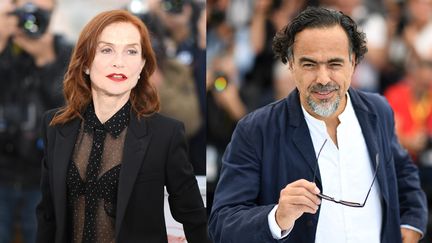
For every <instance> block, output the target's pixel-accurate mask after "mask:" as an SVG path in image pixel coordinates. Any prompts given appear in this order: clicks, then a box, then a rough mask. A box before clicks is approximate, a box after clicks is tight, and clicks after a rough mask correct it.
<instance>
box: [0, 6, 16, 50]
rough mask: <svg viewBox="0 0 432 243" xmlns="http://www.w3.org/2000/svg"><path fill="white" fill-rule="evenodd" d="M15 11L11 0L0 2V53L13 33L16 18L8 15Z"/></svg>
mask: <svg viewBox="0 0 432 243" xmlns="http://www.w3.org/2000/svg"><path fill="white" fill-rule="evenodd" d="M14 10H15V6H14V5H13V4H12V1H11V0H1V1H0V53H1V52H2V51H3V49H4V48H5V46H6V44H7V41H8V39H9V37H11V36H12V34H13V33H15V31H16V29H17V27H16V26H17V24H18V18H17V17H16V16H15V15H11V14H10V13H11V12H13V11H14Z"/></svg>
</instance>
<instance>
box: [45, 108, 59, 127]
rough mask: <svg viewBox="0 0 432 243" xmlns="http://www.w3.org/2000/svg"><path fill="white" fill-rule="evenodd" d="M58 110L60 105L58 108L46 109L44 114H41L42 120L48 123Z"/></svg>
mask: <svg viewBox="0 0 432 243" xmlns="http://www.w3.org/2000/svg"><path fill="white" fill-rule="evenodd" d="M59 110H60V107H59V108H54V109H51V110H48V111H46V112H45V113H44V115H43V121H44V123H46V122H48V123H50V122H51V120H52V119H53V118H54V116H55V114H56V113H57V112H58V111H59Z"/></svg>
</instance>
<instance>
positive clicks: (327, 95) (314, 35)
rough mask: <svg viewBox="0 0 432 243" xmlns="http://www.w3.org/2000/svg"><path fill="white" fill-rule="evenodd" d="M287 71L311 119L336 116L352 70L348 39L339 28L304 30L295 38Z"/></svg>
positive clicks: (342, 106) (342, 105) (343, 103)
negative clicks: (291, 76)
mask: <svg viewBox="0 0 432 243" xmlns="http://www.w3.org/2000/svg"><path fill="white" fill-rule="evenodd" d="M293 54H294V56H293V59H292V60H290V68H291V71H292V73H293V77H294V80H295V83H296V86H297V88H298V90H299V92H300V101H301V103H302V105H303V107H305V109H306V110H307V111H308V112H309V113H310V114H311V115H313V116H315V117H330V116H331V115H333V114H335V115H339V114H340V113H341V112H342V111H343V109H344V107H345V102H346V97H345V94H346V92H347V90H348V88H349V86H350V83H351V77H352V75H353V72H354V67H355V56H354V54H351V58H350V53H349V40H348V36H347V34H346V33H345V31H344V30H343V29H342V27H340V26H339V25H335V26H332V27H325V28H311V29H305V30H303V31H301V32H299V33H297V35H296V36H295V41H294V46H293Z"/></svg>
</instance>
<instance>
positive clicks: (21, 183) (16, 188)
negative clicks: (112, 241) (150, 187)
mask: <svg viewBox="0 0 432 243" xmlns="http://www.w3.org/2000/svg"><path fill="white" fill-rule="evenodd" d="M112 9H126V10H128V11H130V12H132V13H133V14H135V15H136V16H138V17H140V18H141V19H142V20H143V21H144V23H145V24H146V25H147V27H148V29H149V30H150V33H151V40H152V46H153V48H154V50H155V52H156V56H157V61H158V68H157V70H156V72H155V74H154V75H153V76H152V77H151V80H150V81H151V82H152V83H153V84H154V85H155V86H156V88H157V89H158V92H159V94H160V99H161V113H163V114H166V115H168V116H170V117H173V118H176V119H178V120H180V121H182V122H183V123H184V124H185V130H186V136H187V140H188V143H189V152H190V158H191V162H192V164H193V166H194V170H195V173H196V174H197V179H198V182H199V186H200V191H201V194H202V195H203V197H204V199H205V193H206V190H205V186H206V183H205V173H206V166H205V159H206V158H205V141H206V140H205V139H206V138H205V133H206V129H205V110H206V98H205V95H206V91H205V90H206V88H205V72H206V65H205V62H206V60H205V56H206V55H205V51H206V14H205V1H204V0H86V1H84V0H74V1H72V0H0V243H10V242H14V243H21V242H22V243H32V242H35V231H36V218H35V208H36V205H37V203H38V202H39V200H40V196H41V195H40V192H39V177H40V164H41V160H42V151H43V143H42V140H41V138H40V123H41V117H42V115H43V113H44V112H45V111H46V110H48V109H52V108H56V107H59V106H61V105H62V104H63V102H64V101H63V97H62V81H63V75H64V73H65V71H66V68H67V65H68V63H69V58H70V55H71V52H72V48H73V46H74V43H75V42H76V40H77V38H78V35H79V33H80V31H81V29H82V28H83V27H84V25H85V24H86V23H87V22H88V21H89V20H90V19H91V18H93V17H94V16H95V15H97V14H98V13H100V12H102V11H105V10H112ZM204 202H205V201H204ZM167 208H168V207H167ZM167 212H168V214H167V213H166V217H167V227H168V229H169V231H170V229H171V228H172V229H173V230H171V232H174V233H173V234H171V235H169V239H170V242H184V236H182V230H181V227H180V230H178V225H171V223H172V221H173V219H172V217H171V216H170V215H169V210H167Z"/></svg>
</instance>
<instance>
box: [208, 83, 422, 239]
mask: <svg viewBox="0 0 432 243" xmlns="http://www.w3.org/2000/svg"><path fill="white" fill-rule="evenodd" d="M349 94H350V98H351V101H352V104H353V107H354V110H355V114H356V116H357V119H358V121H359V123H360V126H361V129H362V132H363V135H364V138H365V140H366V145H367V148H368V151H369V156H370V160H371V161H372V163H374V165H373V166H374V167H375V163H376V162H375V155H376V154H377V153H379V168H378V172H377V173H378V174H377V182H378V185H379V188H380V192H381V198H380V199H381V204H382V232H381V242H382V243H397V242H401V232H400V226H401V225H402V224H407V225H410V226H413V227H415V228H417V229H420V230H422V231H423V232H425V231H426V224H427V206H426V197H425V194H424V192H423V191H422V190H421V188H420V182H419V175H418V170H417V168H416V166H415V165H414V164H413V163H412V160H411V159H410V157H409V155H408V154H407V152H406V150H405V149H403V148H402V147H401V145H400V144H399V142H398V139H397V137H396V135H395V131H394V118H393V111H392V109H391V108H390V106H389V105H388V103H387V102H386V100H385V99H384V98H383V97H382V96H380V95H378V94H372V93H365V92H361V91H358V90H354V89H352V88H351V89H350V90H349ZM316 163H317V162H316V157H315V152H314V147H313V145H312V139H311V136H310V133H309V129H308V126H307V124H306V121H305V119H304V115H303V111H302V109H301V105H300V98H299V93H298V91H297V90H295V91H293V92H292V93H291V94H290V95H289V96H288V97H287V98H286V99H283V100H280V101H277V102H275V103H272V104H269V105H267V106H265V107H263V108H261V109H259V110H257V111H255V112H252V113H251V114H249V115H247V116H246V117H245V118H243V119H242V120H241V121H240V122H239V123H238V125H237V127H236V129H235V131H234V133H233V135H232V139H231V143H230V144H229V145H228V147H227V149H226V151H225V154H224V157H223V165H222V170H221V175H220V180H219V183H218V185H217V188H216V193H215V196H214V202H213V208H212V212H211V215H210V225H209V227H210V228H209V230H210V235H211V238H212V239H213V240H214V242H215V243H219V242H223V243H229V242H235V243H239V242H247V243H252V242H260V243H261V242H295V243H300V242H301V243H303V242H305V243H308V242H315V233H316V229H317V223H318V218H319V215H320V212H319V210H318V212H317V213H316V214H308V213H305V214H303V215H302V216H301V217H300V218H299V219H298V220H297V221H296V222H295V225H294V228H293V229H292V231H291V232H290V234H289V235H288V236H287V237H286V238H284V239H282V240H280V241H277V240H274V239H273V237H272V235H271V232H270V229H269V226H268V219H267V216H268V214H269V212H270V211H271V209H272V208H273V207H274V205H275V204H277V203H278V199H279V195H280V191H281V190H282V189H283V188H284V187H285V186H286V185H287V184H289V183H291V182H294V181H296V180H299V179H306V180H309V181H311V180H312V178H313V173H314V169H315V168H316ZM317 173H318V176H317V180H316V183H317V186H318V187H319V188H320V190H321V191H322V190H323V188H322V184H321V178H320V175H319V172H317ZM367 183H369V182H367ZM371 220H373V219H371ZM358 230H361V229H358ZM335 233H337V232H335Z"/></svg>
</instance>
